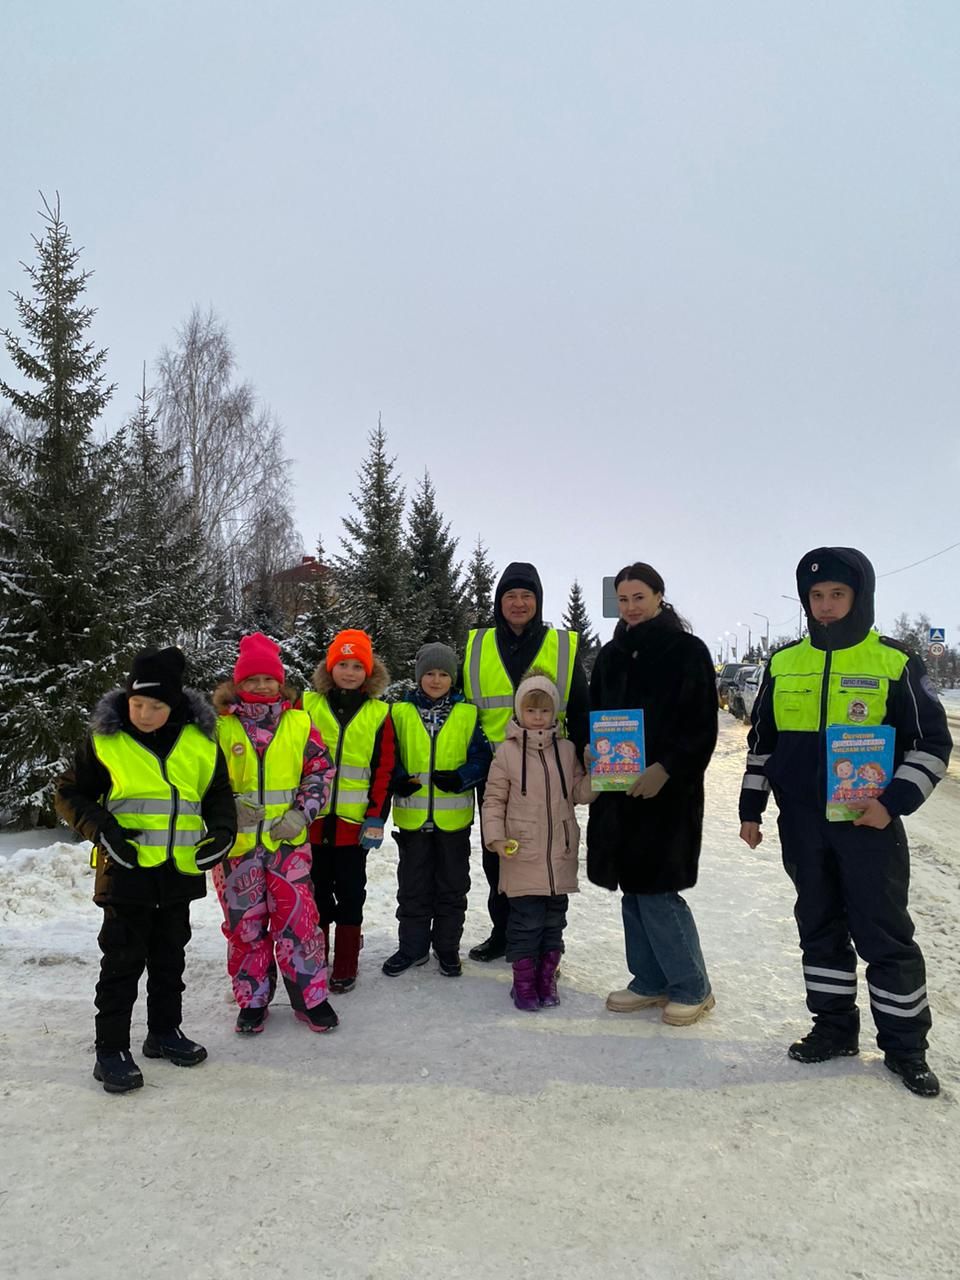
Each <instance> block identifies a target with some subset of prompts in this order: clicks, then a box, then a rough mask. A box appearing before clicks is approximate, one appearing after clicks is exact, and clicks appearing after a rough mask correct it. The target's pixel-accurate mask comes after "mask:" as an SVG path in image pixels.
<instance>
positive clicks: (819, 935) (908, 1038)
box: [779, 803, 931, 1054]
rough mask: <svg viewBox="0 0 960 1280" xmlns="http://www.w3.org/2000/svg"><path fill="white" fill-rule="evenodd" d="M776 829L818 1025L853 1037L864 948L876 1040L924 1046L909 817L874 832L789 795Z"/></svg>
mask: <svg viewBox="0 0 960 1280" xmlns="http://www.w3.org/2000/svg"><path fill="white" fill-rule="evenodd" d="M779 828H780V843H781V846H782V849H783V865H784V867H785V868H786V870H787V874H788V875H789V876H790V879H791V880H792V881H793V883H794V886H795V887H796V890H797V904H796V907H795V911H794V914H795V915H796V918H797V926H798V928H799V930H800V948H801V950H802V952H803V977H804V981H805V983H806V987H807V1008H808V1009H809V1010H810V1012H811V1013H812V1014H813V1020H814V1023H815V1025H816V1026H817V1028H818V1030H820V1031H822V1032H824V1033H825V1034H827V1035H829V1036H832V1037H834V1038H836V1039H841V1040H853V1039H856V1037H857V1034H858V1032H859V1028H860V1015H859V1012H858V1010H857V1004H856V997H857V955H856V953H859V954H860V956H861V957H862V959H863V960H865V961H866V966H867V989H868V992H869V997H870V1007H871V1011H872V1013H873V1020H874V1022H875V1023H876V1026H877V1044H878V1045H879V1046H880V1048H881V1049H883V1050H884V1051H885V1052H887V1053H892V1054H911V1053H920V1052H922V1051H923V1050H925V1049H926V1047H927V1032H928V1031H929V1030H930V1021H931V1019H930V1009H929V1007H928V1005H927V987H926V972H925V969H924V964H923V956H922V954H921V952H920V948H919V947H918V946H917V944H916V943H915V942H914V940H913V921H912V920H911V919H910V914H909V912H908V911H907V890H908V886H909V882H910V851H909V849H908V847H907V838H906V835H905V834H904V830H903V823H902V822H900V821H899V819H897V820H895V821H893V822H891V824H890V825H889V826H888V827H886V828H885V829H884V830H883V831H876V830H874V829H873V828H870V827H854V826H853V825H852V823H849V822H827V820H826V818H825V817H824V816H823V815H822V814H820V813H818V812H817V811H816V810H815V809H812V808H809V807H807V806H804V805H790V804H789V803H785V804H784V807H783V808H782V809H781V811H780V818H779ZM854 947H855V948H856V953H855V951H854Z"/></svg>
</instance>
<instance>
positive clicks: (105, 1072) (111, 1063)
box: [93, 1049, 143, 1093]
mask: <svg viewBox="0 0 960 1280" xmlns="http://www.w3.org/2000/svg"><path fill="white" fill-rule="evenodd" d="M93 1078H94V1080H99V1081H100V1083H101V1084H102V1085H103V1087H104V1089H105V1090H106V1092H107V1093H129V1092H130V1090H131V1089H142V1088H143V1075H142V1073H141V1071H140V1068H139V1067H138V1066H137V1064H136V1063H135V1062H134V1060H133V1054H132V1053H131V1052H130V1050H129V1049H118V1050H117V1051H116V1052H115V1053H105V1052H104V1051H103V1049H98V1050H97V1060H96V1062H95V1063H94V1066H93Z"/></svg>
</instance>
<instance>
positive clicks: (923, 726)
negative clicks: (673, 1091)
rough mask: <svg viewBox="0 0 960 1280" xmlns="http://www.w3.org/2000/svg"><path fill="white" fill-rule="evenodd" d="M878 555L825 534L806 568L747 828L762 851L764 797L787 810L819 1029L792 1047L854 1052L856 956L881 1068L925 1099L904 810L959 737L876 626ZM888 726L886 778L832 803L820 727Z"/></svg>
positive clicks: (788, 863) (768, 695)
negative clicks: (890, 763) (890, 762)
mask: <svg viewBox="0 0 960 1280" xmlns="http://www.w3.org/2000/svg"><path fill="white" fill-rule="evenodd" d="M874 587H875V579H874V572H873V566H872V565H871V564H870V561H869V560H868V559H867V558H866V556H865V555H863V553H862V552H860V551H856V550H854V549H853V548H852V547H817V548H816V549H815V550H814V551H811V552H808V554H807V555H805V556H804V557H803V559H802V560H801V561H800V563H799V565H798V566H797V590H798V593H799V596H800V599H801V600H802V602H803V606H804V608H805V610H806V612H807V624H808V630H809V634H808V635H807V636H805V637H804V638H803V639H802V640H797V641H795V642H794V643H793V644H790V645H786V646H784V648H782V649H778V650H777V652H776V653H774V654H773V656H772V657H771V659H770V662H769V664H768V666H767V670H766V673H765V675H764V678H763V683H762V684H761V686H760V691H759V693H758V694H757V700H756V703H755V704H754V708H753V715H752V727H751V729H750V735H749V737H748V739H747V753H748V754H747V770H746V773H745V774H744V777H743V785H742V789H741V792H740V820H741V826H740V837H741V839H743V840H744V841H746V843H747V844H748V845H749V846H750V848H751V849H755V848H756V847H757V845H758V844H759V843H760V841H761V840H762V839H763V835H762V833H761V830H760V824H761V821H762V816H763V811H764V809H765V807H766V802H767V796H768V794H769V793H770V791H771V790H772V791H773V794H774V797H775V798H776V801H777V807H778V808H779V810H780V817H779V822H778V826H779V831H780V843H781V847H782V850H783V863H784V866H785V868H786V870H787V873H788V874H789V876H790V878H791V880H792V881H793V883H794V886H795V888H796V892H797V905H796V910H795V915H796V918H797V926H798V929H799V933H800V949H801V951H802V953H803V976H804V982H805V985H806V989H807V1008H808V1009H809V1010H810V1012H811V1014H812V1015H813V1027H812V1029H811V1030H810V1031H809V1032H808V1034H807V1035H805V1036H804V1037H803V1038H802V1039H800V1040H798V1041H796V1042H795V1043H794V1044H792V1045H791V1046H790V1048H789V1049H788V1051H787V1052H788V1053H789V1055H790V1057H791V1058H793V1059H794V1060H795V1061H797V1062H803V1063H816V1062H825V1061H827V1060H829V1059H830V1058H839V1057H847V1056H849V1055H851V1054H855V1053H858V1052H859V1031H860V1013H859V1010H858V1008H857V954H858V953H859V955H860V956H861V958H862V959H863V960H864V961H865V962H866V967H867V972H866V978H867V990H868V992H869V997H870V1007H871V1012H872V1014H873V1020H874V1023H875V1024H876V1028H877V1044H878V1045H879V1046H880V1048H881V1049H882V1050H883V1054H884V1062H885V1064H886V1066H887V1067H888V1068H889V1069H890V1070H891V1071H892V1072H893V1073H894V1074H895V1075H897V1076H899V1077H900V1079H901V1080H902V1081H903V1083H904V1084H905V1085H906V1087H907V1088H908V1089H910V1090H911V1091H912V1092H913V1093H917V1094H920V1095H921V1096H922V1097H935V1096H936V1094H938V1093H939V1091H940V1085H939V1082H938V1080H937V1077H936V1076H935V1075H934V1073H933V1072H932V1071H931V1070H930V1068H929V1066H928V1065H927V1060H926V1049H927V1032H928V1031H929V1029H930V1025H931V1018H930V1007H929V1004H928V1001H927V986H926V972H925V968H924V961H923V955H922V954H921V952H920V948H919V947H918V946H917V944H916V942H915V940H914V936H913V934H914V929H913V921H912V920H911V919H910V914H909V911H908V909H907V888H908V884H909V879H910V853H909V849H908V847H907V839H906V835H905V834H904V830H903V823H902V821H901V818H902V817H903V816H905V815H907V814H910V813H913V812H914V810H916V809H918V808H919V807H920V805H921V804H922V803H923V802H924V800H926V799H927V798H928V797H929V795H930V794H931V792H932V791H933V789H934V787H935V786H936V785H937V783H938V782H939V781H940V779H941V778H942V777H943V776H944V774H945V773H946V770H947V764H948V762H949V759H950V752H951V749H952V747H953V743H952V741H951V738H950V733H949V730H948V728H947V720H946V714H945V712H944V709H943V706H942V704H941V702H940V699H939V697H938V696H937V691H936V689H935V688H934V686H933V685H932V684H931V682H930V678H929V676H928V675H927V674H926V671H925V670H924V666H923V663H922V662H921V661H920V659H919V658H916V657H914V656H912V655H911V654H909V653H908V652H907V651H906V650H905V649H904V648H903V646H902V645H900V644H898V643H897V641H895V640H888V639H887V638H886V637H885V636H881V635H878V634H877V632H876V631H874V630H873V629H872V628H873V597H874ZM881 725H890V726H892V727H893V728H894V730H895V743H894V771H893V777H892V778H891V779H890V781H889V782H888V783H887V784H886V787H885V788H884V790H883V791H882V793H881V794H880V795H879V796H878V797H876V798H873V799H869V800H863V801H851V802H850V803H849V804H848V805H847V808H849V809H850V810H856V811H858V812H859V814H860V816H859V817H858V818H856V819H855V820H853V821H835V820H833V821H831V820H829V819H828V813H827V781H826V779H827V768H826V730H827V728H828V727H841V728H844V727H845V728H848V729H849V730H850V731H851V732H853V731H854V730H856V729H859V728H869V727H871V726H881Z"/></svg>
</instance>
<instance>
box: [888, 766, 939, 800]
mask: <svg viewBox="0 0 960 1280" xmlns="http://www.w3.org/2000/svg"><path fill="white" fill-rule="evenodd" d="M893 780H894V782H912V783H913V785H914V786H915V787H916V788H917V790H918V791H919V792H920V794H921V795H922V796H923V798H924V800H926V799H927V798H928V797H929V796H930V795H932V794H933V788H934V785H935V784H934V782H933V781H932V779H930V778H928V777H927V775H926V774H925V773H924V772H923V771H922V770H921V769H912V768H911V767H910V765H908V764H902V765H901V766H900V768H899V769H898V770H897V772H896V773H895V774H894V775H893Z"/></svg>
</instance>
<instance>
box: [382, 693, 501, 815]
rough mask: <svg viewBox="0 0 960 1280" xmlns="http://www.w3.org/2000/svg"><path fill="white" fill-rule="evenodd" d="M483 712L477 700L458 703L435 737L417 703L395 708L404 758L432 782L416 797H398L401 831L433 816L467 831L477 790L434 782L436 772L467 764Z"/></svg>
mask: <svg viewBox="0 0 960 1280" xmlns="http://www.w3.org/2000/svg"><path fill="white" fill-rule="evenodd" d="M478 714H479V712H478V711H477V708H476V707H475V706H474V705H473V703H470V702H455V703H454V704H453V706H452V707H451V708H450V714H449V715H448V716H447V718H446V720H444V722H443V724H442V725H441V726H440V732H439V733H438V734H437V735H436V736H435V737H433V738H431V737H430V734H429V733H428V732H427V729H426V726H425V725H424V723H423V721H422V720H421V718H420V712H419V711H418V710H417V708H416V706H415V705H414V704H413V703H412V702H397V703H394V705H393V707H391V709H390V718H391V720H392V721H393V727H394V731H395V732H396V735H397V754H398V756H399V759H400V763H401V764H402V766H403V768H404V769H405V770H406V771H407V773H409V774H419V775H420V777H421V778H427V779H428V784H427V786H425V787H423V786H421V787H420V789H419V790H418V791H415V792H414V793H413V795H412V796H395V797H394V800H393V820H394V822H395V823H396V824H397V826H398V827H399V828H400V830H401V831H419V830H420V828H421V827H422V826H423V824H424V823H425V822H427V821H429V820H430V819H431V818H432V820H433V824H434V826H435V827H438V828H439V829H440V830H441V831H462V830H463V829H464V827H469V826H470V824H471V822H473V791H472V790H471V791H468V792H466V793H458V792H456V791H441V790H440V788H439V787H434V786H433V774H434V772H435V771H436V770H437V769H459V768H460V766H461V765H462V764H465V763H466V759H467V753H468V752H469V750H470V740H471V738H472V737H473V734H474V730H475V729H476V727H477V716H478Z"/></svg>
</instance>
